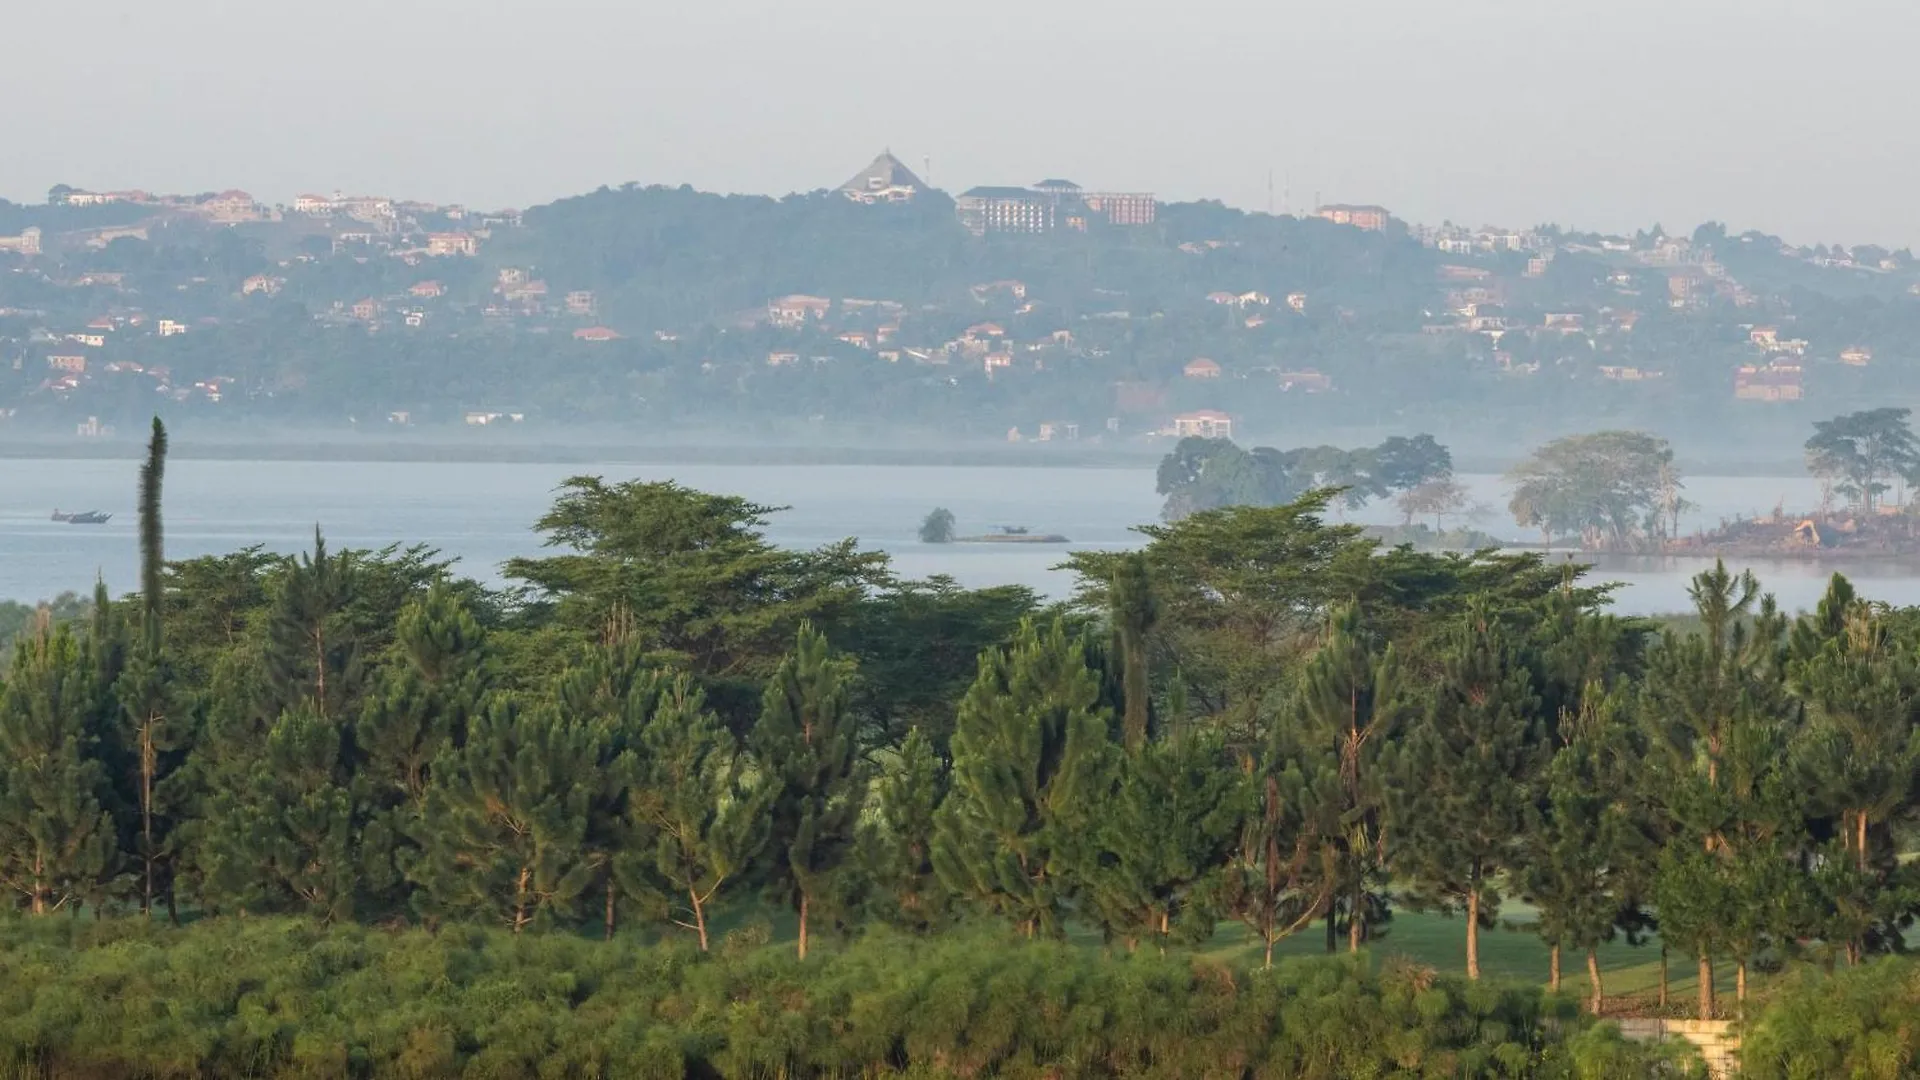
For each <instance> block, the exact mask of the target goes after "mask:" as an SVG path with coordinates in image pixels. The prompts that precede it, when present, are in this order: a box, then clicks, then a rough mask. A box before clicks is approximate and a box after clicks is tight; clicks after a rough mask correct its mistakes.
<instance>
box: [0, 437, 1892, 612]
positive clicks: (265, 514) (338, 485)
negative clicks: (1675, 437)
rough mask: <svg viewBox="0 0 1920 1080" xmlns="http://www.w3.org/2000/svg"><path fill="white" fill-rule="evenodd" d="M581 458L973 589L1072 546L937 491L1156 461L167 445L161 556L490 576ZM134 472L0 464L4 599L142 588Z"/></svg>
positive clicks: (1634, 608)
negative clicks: (977, 461) (350, 562)
mask: <svg viewBox="0 0 1920 1080" xmlns="http://www.w3.org/2000/svg"><path fill="white" fill-rule="evenodd" d="M581 472H591V473H595V474H599V475H602V476H605V477H606V478H607V479H609V480H625V479H646V480H662V479H673V480H677V481H679V482H680V483H683V484H686V485H688V486H690V487H695V488H699V489H702V490H706V491H714V492H725V493H730V494H736V495H742V496H745V497H747V498H750V499H753V500H756V501H759V502H763V503H769V504H773V505H784V506H789V507H791V509H790V510H788V511H786V512H784V513H781V514H777V515H775V516H774V517H773V520H772V524H771V527H770V528H769V530H768V533H769V536H770V537H771V538H772V539H773V540H774V541H775V542H777V543H781V544H785V545H791V546H812V545H817V544H823V543H827V542H829V541H832V540H836V539H839V538H841V537H846V536H854V537H858V538H859V539H860V541H861V543H862V544H863V545H865V546H868V547H871V548H877V549H880V550H884V551H886V552H888V553H889V554H890V555H891V556H892V557H893V560H894V565H895V567H896V569H897V571H898V572H899V573H900V574H902V575H904V576H910V577H925V576H928V575H931V574H948V575H951V576H952V577H954V578H955V579H956V580H958V581H960V582H961V583H962V584H964V585H969V586H984V585H998V584H1021V585H1028V586H1031V587H1033V588H1035V589H1037V590H1040V591H1041V592H1043V593H1046V594H1048V595H1054V596H1058V595H1061V594H1062V593H1064V592H1065V591H1066V589H1067V588H1069V587H1070V585H1071V581H1070V580H1069V579H1068V576H1067V575H1065V574H1063V573H1060V572H1058V571H1056V570H1054V569H1053V568H1054V567H1055V566H1057V565H1058V564H1059V562H1060V561H1061V559H1062V556H1063V552H1064V550H1066V549H1063V548H1059V547H1017V546H1007V545H940V546H932V545H926V544H921V543H919V541H918V540H917V539H916V537H915V532H916V530H917V529H918V527H919V523H920V519H921V518H922V517H924V516H925V514H926V512H927V511H928V510H930V509H932V508H933V507H935V506H945V507H947V508H948V509H950V510H952V511H953V512H954V514H955V516H956V517H957V518H958V519H959V525H960V529H961V531H962V532H968V533H972V532H986V531H988V530H989V529H990V528H991V527H993V526H996V525H1026V526H1031V527H1032V528H1033V529H1034V530H1035V531H1044V532H1058V533H1063V534H1065V535H1067V536H1069V537H1071V538H1072V539H1073V544H1072V545H1070V546H1071V547H1072V548H1121V547H1126V546H1130V545H1131V544H1133V543H1134V542H1135V540H1136V539H1137V538H1136V537H1135V536H1134V534H1132V532H1131V531H1130V530H1131V527H1132V526H1134V525H1136V524H1139V523H1142V522H1149V521H1153V520H1155V517H1156V515H1157V514H1158V512H1159V507H1160V499H1159V497H1158V496H1156V495H1155V494H1154V491H1153V483H1154V478H1153V472H1152V471H1151V470H1147V469H1096V468H1086V469H1068V468H974V467H932V466H884V465H832V466H821V465H804V466H802V465H757V466H745V465H704V466H695V465H671V466H669V465H638V464H620V463H606V464H603V465H597V466H591V467H587V466H580V465H544V464H452V463H423V462H407V463H384V462H277V461H276V462H243V461H196V460H174V461H171V462H169V463H168V466H167V486H166V527H167V553H168V555H169V556H170V557H173V558H184V557H189V556H194V555H207V554H218V553H222V552H227V551H232V550H234V549H235V548H238V547H242V546H245V545H247V544H254V543H260V544H265V545H266V546H267V547H268V548H270V549H273V550H277V551H296V550H302V549H305V548H307V547H309V546H311V544H312V539H313V528H314V526H315V525H316V524H318V525H320V526H321V527H322V528H323V529H324V530H325V532H326V535H327V539H328V543H329V545H331V546H333V547H335V548H339V547H381V546H384V545H386V544H389V543H394V542H406V543H412V542H424V543H427V544H431V545H433V546H435V547H438V548H440V549H441V550H442V551H443V552H445V553H446V554H447V555H450V556H457V557H458V558H459V559H460V560H461V563H460V567H461V570H462V572H464V573H467V574H470V575H473V576H475V577H479V578H483V579H487V580H498V567H499V565H500V563H501V562H502V561H503V560H505V559H507V558H510V557H512V556H515V555H524V554H534V553H537V552H538V550H539V540H538V537H537V536H535V535H534V533H533V532H532V531H531V526H532V524H533V522H534V521H535V519H537V518H538V517H539V516H540V514H541V513H542V512H543V511H544V510H545V509H546V508H547V506H548V505H549V504H550V503H551V501H552V498H553V493H554V489H555V487H556V486H557V485H558V484H559V483H560V482H561V481H562V480H564V479H565V478H566V477H568V476H570V475H573V474H576V473H581ZM137 474H138V466H137V465H135V464H134V463H132V462H127V461H95V460H83V461H70V460H17V459H16V460H0V599H11V600H21V601H33V600H38V599H42V598H45V597H48V596H52V595H54V594H56V593H59V592H61V591H63V590H67V589H75V590H85V589H89V588H91V587H92V583H93V581H94V578H95V576H96V575H98V576H102V577H104V579H105V580H106V582H107V584H108V586H109V587H110V588H112V589H114V590H115V591H116V592H118V591H124V590H128V589H131V588H132V587H133V586H134V582H135V577H136V566H137V554H136V551H135V532H136V530H135V521H134V513H133V510H134V490H135V484H136V480H137ZM1461 480H1462V482H1463V483H1465V484H1466V485H1467V486H1468V487H1469V489H1470V490H1472V491H1473V493H1474V497H1475V498H1476V499H1477V500H1479V501H1480V502H1482V503H1484V504H1486V505H1487V506H1488V508H1489V511H1488V512H1487V513H1486V514H1485V515H1483V516H1482V517H1480V518H1479V519H1478V520H1476V521H1474V522H1473V523H1474V524H1475V525H1477V526H1478V527H1479V528H1482V529H1485V530H1487V531H1489V532H1492V533H1494V534H1495V535H1499V536H1510V535H1518V531H1517V530H1516V529H1515V528H1514V527H1513V525H1512V523H1511V521H1510V519H1508V518H1507V517H1506V516H1505V510H1504V507H1505V503H1506V498H1507V493H1506V491H1505V485H1504V484H1503V483H1502V482H1501V480H1500V478H1498V477H1496V476H1463V477H1461ZM1687 495H1688V497H1689V498H1691V499H1693V500H1694V501H1695V502H1697V503H1699V504H1701V505H1700V509H1698V510H1696V511H1694V512H1692V513H1691V514H1690V515H1689V516H1688V519H1687V520H1686V521H1685V522H1684V523H1683V524H1684V527H1685V528H1687V529H1689V530H1690V529H1692V528H1695V527H1712V526H1713V525H1715V524H1717V523H1718V522H1719V521H1720V519H1721V518H1724V517H1733V516H1735V515H1747V516H1752V515H1754V514H1760V513H1767V512H1769V511H1771V510H1772V508H1773V507H1774V506H1775V505H1776V504H1777V503H1780V502H1782V501H1784V502H1785V504H1786V505H1787V506H1790V507H1792V506H1800V507H1806V506H1812V505H1814V504H1815V503H1817V502H1818V499H1819V492H1818V489H1817V487H1816V486H1815V484H1814V482H1813V481H1811V480H1809V479H1807V478H1805V477H1794V478H1780V479H1766V478H1745V477H1743V478H1717V477H1696V478H1694V479H1692V480H1690V481H1689V482H1688V487H1687ZM56 508H59V509H64V510H94V509H98V510H104V511H108V512H111V513H113V514H114V515H115V516H114V518H113V520H112V521H111V522H110V523H109V524H107V525H104V526H78V525H66V524H58V523H55V522H53V521H51V520H50V517H51V514H52V512H53V510H54V509H56ZM1395 518H1396V512H1395V511H1394V510H1393V508H1392V507H1391V506H1388V505H1384V504H1383V505H1379V506H1373V507H1368V508H1366V509H1365V510H1362V511H1359V512H1357V513H1355V514H1353V515H1352V520H1355V521H1360V522H1364V523H1374V522H1386V521H1392V520H1394V519H1395ZM1449 524H1453V522H1449ZM1704 565H1706V561H1705V560H1699V559H1669V558H1607V559H1604V560H1602V561H1601V566H1600V570H1599V572H1598V575H1597V576H1598V577H1600V578H1602V579H1605V580H1617V581H1621V582H1623V583H1625V585H1626V588H1625V589H1624V590H1623V591H1622V593H1621V594H1620V597H1619V603H1618V606H1619V609H1620V610H1622V611H1625V612H1630V613H1648V612H1663V611H1674V610H1679V609H1681V608H1684V607H1685V606H1686V582H1687V579H1688V578H1689V577H1691V576H1692V575H1693V574H1694V573H1697V572H1698V571H1699V570H1700V569H1702V568H1703V566H1704ZM1754 569H1755V570H1756V572H1758V573H1760V575H1761V577H1762V579H1763V581H1764V582H1765V584H1766V585H1767V586H1768V587H1769V588H1770V589H1772V590H1773V591H1774V592H1776V593H1777V594H1778V595H1779V597H1780V600H1781V603H1782V604H1783V605H1784V606H1786V607H1787V608H1789V609H1798V608H1803V607H1810V606H1811V605H1812V604H1813V603H1814V601H1815V600H1817V599H1818V597H1819V595H1820V593H1821V592H1822V591H1823V590H1824V588H1825V582H1826V578H1827V576H1828V575H1830V574H1831V573H1832V572H1833V571H1834V570H1835V569H1839V570H1842V571H1843V572H1845V573H1846V574H1848V576H1850V577H1853V578H1854V579H1855V580H1856V581H1857V582H1858V583H1859V584H1860V585H1861V587H1862V591H1863V592H1865V593H1866V594H1867V595H1869V596H1873V597H1875V598H1878V599H1883V600H1887V601H1890V602H1893V603H1898V604H1916V603H1920V560H1914V561H1911V562H1898V561H1895V562H1886V561H1863V560H1848V561H1844V562H1836V563H1834V564H1830V565H1821V564H1815V563H1809V562H1801V561H1793V560H1786V561H1776V562H1771V563H1760V564H1756V565H1755V567H1754Z"/></svg>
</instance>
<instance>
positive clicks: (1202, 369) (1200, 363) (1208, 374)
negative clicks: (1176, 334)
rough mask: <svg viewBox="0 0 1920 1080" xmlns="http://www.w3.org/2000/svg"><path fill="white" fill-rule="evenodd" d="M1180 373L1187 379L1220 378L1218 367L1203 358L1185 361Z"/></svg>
mask: <svg viewBox="0 0 1920 1080" xmlns="http://www.w3.org/2000/svg"><path fill="white" fill-rule="evenodd" d="M1180 373H1181V374H1182V375H1185V376H1186V377H1187V378H1189V379H1217V378H1219V377H1220V365H1219V364H1217V363H1215V362H1214V361H1212V360H1209V359H1207V358H1206V357H1204V356H1199V357H1195V358H1194V359H1192V360H1189V361H1187V366H1186V367H1184V368H1181V369H1180Z"/></svg>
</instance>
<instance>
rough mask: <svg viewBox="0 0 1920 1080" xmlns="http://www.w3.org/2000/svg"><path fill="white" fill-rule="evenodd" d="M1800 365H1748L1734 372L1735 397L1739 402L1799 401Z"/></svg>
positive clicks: (1800, 388)
mask: <svg viewBox="0 0 1920 1080" xmlns="http://www.w3.org/2000/svg"><path fill="white" fill-rule="evenodd" d="M1801 374H1802V373H1801V369H1800V365H1798V364H1764V365H1756V364H1746V365H1743V366H1741V367H1739V368H1737V369H1735V371H1734V375H1733V396H1734V398H1735V399H1736V400H1739V401H1799V400H1800V395H1801V390H1802V387H1801Z"/></svg>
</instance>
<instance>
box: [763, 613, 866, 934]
mask: <svg viewBox="0 0 1920 1080" xmlns="http://www.w3.org/2000/svg"><path fill="white" fill-rule="evenodd" d="M851 675H852V665H851V664H850V663H848V662H847V661H845V660H843V659H840V658H837V657H834V656H831V655H830V654H829V652H828V649H827V639H826V637H825V635H823V634H821V633H819V632H818V631H816V630H814V629H813V627H812V625H811V624H808V625H803V626H802V627H801V628H800V633H799V636H798V638H797V640H796V641H795V644H794V651H793V652H792V653H791V654H789V655H788V656H787V658H786V659H784V660H782V661H781V662H780V666H779V668H778V669H776V670H775V671H774V674H773V679H772V681H770V682H769V683H768V684H767V689H766V693H765V694H764V696H763V697H762V699H761V707H760V720H759V723H758V724H757V725H755V727H754V730H753V740H752V745H753V750H754V754H755V757H756V759H757V760H758V762H759V764H760V765H761V767H762V768H764V769H765V770H766V771H767V773H768V775H769V776H770V777H771V778H772V779H773V781H774V782H775V783H777V784H778V785H779V793H778V795H777V796H776V797H775V799H774V803H773V819H772V833H771V836H770V837H769V845H770V846H771V848H772V850H773V855H774V861H773V866H772V871H771V880H772V886H773V889H774V891H775V892H776V893H777V894H779V895H780V897H781V899H782V900H784V901H786V902H789V903H791V904H792V905H793V907H794V909H795V910H796V912H797V913H798V914H799V917H800V922H799V946H798V947H799V954H800V959H802V960H804V959H806V957H807V935H808V931H809V916H810V915H811V914H813V913H814V912H815V911H816V910H818V909H819V908H821V907H825V908H826V913H827V914H829V915H837V914H839V913H840V910H841V908H842V907H843V903H842V900H841V893H842V892H843V891H844V890H843V886H844V884H845V876H846V875H845V874H844V873H843V871H844V870H845V869H847V868H848V866H849V864H850V862H851V856H852V854H853V847H854V841H855V839H856V837H857V835H858V825H859V820H860V812H861V809H862V807H863V806H864V805H865V803H866V797H867V781H868V772H867V766H866V763H865V762H864V761H862V760H861V758H860V753H859V747H858V746H857V745H856V741H855V734H856V731H855V725H856V719H855V717H854V715H853V710H852V709H851V707H850V706H849V704H848V683H849V681H850V678H851Z"/></svg>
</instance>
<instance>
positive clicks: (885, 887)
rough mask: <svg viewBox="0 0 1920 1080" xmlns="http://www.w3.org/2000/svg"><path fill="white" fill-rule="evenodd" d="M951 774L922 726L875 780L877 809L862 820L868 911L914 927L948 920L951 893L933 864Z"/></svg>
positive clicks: (881, 918) (862, 852)
mask: <svg viewBox="0 0 1920 1080" xmlns="http://www.w3.org/2000/svg"><path fill="white" fill-rule="evenodd" d="M948 783H949V777H948V775H947V769H946V765H945V763H944V762H942V761H941V760H940V757H939V755H938V754H935V753H934V751H933V740H931V739H929V738H928V737H927V735H926V733H925V732H923V731H921V730H919V729H918V728H916V729H914V730H913V731H911V732H909V733H908V735H907V739H906V742H904V743H903V744H901V747H900V752H899V754H898V755H897V756H896V757H895V758H894V760H893V761H892V763H891V765H890V767H889V768H887V769H886V770H885V771H884V772H882V773H881V774H880V776H879V778H878V779H877V780H876V781H875V784H874V795H875V798H874V813H873V814H872V816H871V817H870V818H869V819H868V820H867V821H865V822H863V825H862V828H861V833H860V855H861V857H860V862H861V866H862V869H863V870H864V871H865V874H866V877H867V880H868V883H869V889H868V893H867V906H868V911H869V914H870V915H872V916H873V917H875V918H878V919H880V920H881V921H883V922H887V923H891V924H893V925H896V926H902V927H905V928H907V929H911V930H922V931H923V930H927V929H929V928H930V927H932V926H935V925H937V924H939V923H941V922H943V921H945V920H946V918H947V915H948V909H949V907H950V906H951V905H950V902H949V901H950V894H949V893H948V891H947V889H946V887H945V886H943V885H942V884H941V882H940V879H939V876H938V875H937V874H935V873H934V868H933V842H934V828H935V821H936V820H937V817H938V813H939V809H940V804H941V802H942V801H943V800H945V798H946V795H947V787H948Z"/></svg>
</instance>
